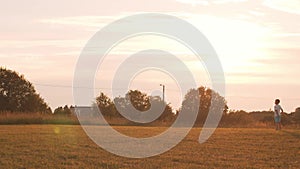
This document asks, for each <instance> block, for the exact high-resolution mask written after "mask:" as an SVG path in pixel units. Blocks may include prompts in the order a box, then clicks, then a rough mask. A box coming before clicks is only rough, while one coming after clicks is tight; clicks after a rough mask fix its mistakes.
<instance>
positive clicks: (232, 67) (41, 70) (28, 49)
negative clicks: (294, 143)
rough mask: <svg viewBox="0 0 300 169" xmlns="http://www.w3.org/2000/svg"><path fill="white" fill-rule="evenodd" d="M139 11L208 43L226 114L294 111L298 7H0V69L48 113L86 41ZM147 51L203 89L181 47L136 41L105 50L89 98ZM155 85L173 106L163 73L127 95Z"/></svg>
mask: <svg viewBox="0 0 300 169" xmlns="http://www.w3.org/2000/svg"><path fill="white" fill-rule="evenodd" d="M146 12H151V13H153V12H155V13H163V14H169V15H173V16H176V17H179V18H181V19H184V20H186V21H188V22H189V23H191V24H192V25H194V26H195V27H197V28H198V29H199V30H200V31H201V32H202V33H203V34H204V35H205V36H206V37H207V38H208V40H209V41H210V43H211V44H212V45H213V47H214V48H215V50H216V52H217V54H218V56H219V58H220V60H221V62H222V65H223V69H224V73H225V78H226V96H225V97H226V100H227V101H228V105H229V107H230V108H231V109H244V110H249V111H250V110H268V109H269V108H272V106H273V100H274V99H275V98H280V99H281V100H282V106H283V108H284V109H285V110H286V112H291V111H293V110H294V109H295V108H296V107H299V106H300V90H299V87H300V80H299V71H300V68H299V65H298V64H299V63H300V57H299V54H300V48H299V47H300V22H299V20H300V1H299V0H210V1H208V0H164V1H159V0H152V1H145V0H139V1H132V0H130V1H128V0H123V1H115V0H110V1H99V0H87V1H85V2H82V1H78V0H72V1H71V0H65V1H57V0H52V1H38V0H27V1H17V0H11V1H3V0H1V6H0V14H1V15H0V20H1V22H0V66H2V67H6V68H8V69H13V70H16V71H17V72H19V73H20V74H24V75H25V77H26V78H27V79H28V80H29V81H31V82H32V83H33V84H34V86H35V88H36V89H37V91H38V92H39V93H40V94H41V95H42V97H43V98H45V100H46V102H48V103H49V105H50V106H51V107H52V108H55V107H57V106H61V105H65V104H69V105H70V104H73V96H72V81H73V75H74V69H75V65H76V62H77V59H78V57H79V55H80V53H81V50H82V48H83V47H84V45H85V44H86V43H87V41H88V40H89V39H90V38H91V37H92V36H93V35H94V34H95V33H96V32H97V31H99V30H101V28H103V27H104V26H105V25H107V24H109V23H111V22H113V21H115V20H117V19H120V18H122V17H125V16H130V15H133V14H139V13H146ZM149 48H151V49H153V48H159V49H163V50H167V51H169V52H172V53H174V54H177V55H178V57H179V58H180V59H182V60H183V62H184V63H186V65H187V66H188V67H189V68H190V69H191V70H192V71H193V72H194V73H195V74H201V77H202V78H201V79H197V84H198V85H204V86H208V87H209V86H210V82H209V78H207V77H206V75H205V74H203V72H205V71H204V69H203V66H202V65H201V63H200V62H199V61H198V60H196V59H193V57H192V56H190V54H189V52H188V51H186V49H184V48H182V47H180V44H176V42H173V41H172V40H170V39H166V38H162V37H155V36H141V37H136V38H133V39H130V40H128V41H127V42H126V43H124V44H120V46H118V47H116V48H115V49H114V50H112V51H111V53H110V56H114V57H107V58H106V59H105V60H104V61H103V62H102V66H99V70H98V73H97V76H96V77H95V84H96V85H95V86H96V91H95V92H96V93H98V92H99V91H100V90H101V91H104V93H107V94H108V95H109V94H110V93H111V91H110V82H111V79H112V77H113V75H114V74H113V73H114V71H115V69H117V68H118V65H120V64H121V63H122V61H124V60H126V57H127V56H128V55H130V54H134V53H135V52H138V51H139V50H145V49H149ZM136 64H138V63H136ZM202 74H203V76H202ZM160 83H163V84H165V85H166V97H167V100H168V102H171V104H173V105H174V106H175V107H176V106H178V105H179V104H180V101H181V100H180V99H179V98H180V93H179V90H180V89H179V88H178V86H177V85H176V80H174V79H172V78H171V77H170V76H167V75H166V74H164V73H162V72H158V71H154V70H151V71H145V72H141V73H140V74H138V75H137V76H136V77H135V78H134V79H132V82H131V84H130V85H129V88H130V89H140V90H143V91H145V92H148V93H151V92H153V91H155V90H161V86H159V84H160ZM125 87H127V86H125Z"/></svg>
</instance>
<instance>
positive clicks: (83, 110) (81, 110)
mask: <svg viewBox="0 0 300 169" xmlns="http://www.w3.org/2000/svg"><path fill="white" fill-rule="evenodd" d="M70 110H71V112H72V114H74V115H76V116H77V117H93V116H94V114H95V112H97V110H96V109H95V107H91V106H75V107H71V108H70Z"/></svg>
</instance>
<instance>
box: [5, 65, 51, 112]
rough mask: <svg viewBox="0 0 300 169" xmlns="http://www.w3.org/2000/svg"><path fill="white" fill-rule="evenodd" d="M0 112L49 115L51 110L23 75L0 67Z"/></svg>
mask: <svg viewBox="0 0 300 169" xmlns="http://www.w3.org/2000/svg"><path fill="white" fill-rule="evenodd" d="M0 111H2V112H3V111H10V112H42V113H49V112H51V109H50V108H49V106H48V105H47V104H46V103H45V101H44V99H43V98H41V97H40V95H39V94H37V93H36V91H35V89H34V87H33V85H32V84H31V83H30V82H29V81H28V80H26V79H25V78H24V76H23V75H19V74H18V73H17V72H15V71H12V70H8V69H6V68H2V67H0Z"/></svg>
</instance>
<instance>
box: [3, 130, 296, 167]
mask: <svg viewBox="0 0 300 169" xmlns="http://www.w3.org/2000/svg"><path fill="white" fill-rule="evenodd" d="M114 127H115V128H117V129H118V131H120V132H123V133H124V134H128V135H132V136H135V137H147V136H149V135H153V134H157V133H158V132H160V131H163V130H165V128H164V127H127V126H126V127H122V126H114ZM200 130H201V129H200V128H193V129H192V130H191V132H190V133H189V134H188V136H187V137H186V138H185V139H184V140H183V141H182V142H181V143H180V144H178V145H177V146H176V147H174V148H173V149H171V150H170V151H168V152H166V153H164V154H161V155H159V156H155V157H150V158H145V159H130V158H124V157H120V156H116V155H113V154H111V153H109V152H107V151H105V150H103V149H102V148H100V147H98V146H97V145H96V144H95V143H93V142H92V141H91V140H90V139H89V138H88V137H87V136H86V134H85V133H84V131H83V130H82V128H81V126H79V125H75V126H72V125H1V126H0V147H1V151H0V157H1V158H0V168H124V169H125V168H128V169H129V168H130V169H131V168H143V169H153V168H184V169H185V168H186V169H188V168H190V169H194V168H195V169H196V168H299V167H300V144H299V141H300V130H291V129H284V130H282V131H275V130H273V129H249V128H243V129H241V128H234V129H231V128H226V129H224V128H219V129H217V130H216V132H215V133H214V134H213V135H212V137H211V138H210V139H209V140H207V141H206V142H205V143H203V144H199V143H198V141H197V140H198V136H199V132H200Z"/></svg>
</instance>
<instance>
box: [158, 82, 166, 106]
mask: <svg viewBox="0 0 300 169" xmlns="http://www.w3.org/2000/svg"><path fill="white" fill-rule="evenodd" d="M159 86H162V87H163V98H162V99H163V102H164V103H165V85H163V84H160V85H159Z"/></svg>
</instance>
